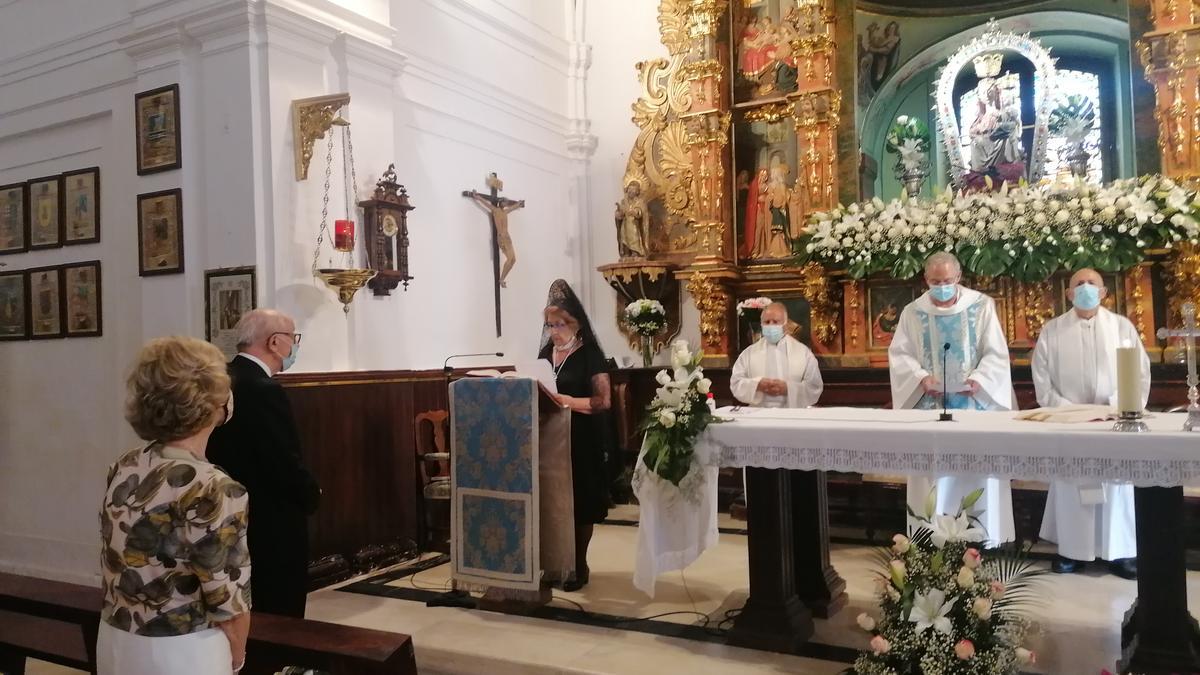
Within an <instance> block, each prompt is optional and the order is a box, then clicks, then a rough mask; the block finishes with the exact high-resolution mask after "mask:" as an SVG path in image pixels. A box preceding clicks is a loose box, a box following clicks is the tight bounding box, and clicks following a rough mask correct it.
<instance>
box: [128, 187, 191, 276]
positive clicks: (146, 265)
mask: <svg viewBox="0 0 1200 675" xmlns="http://www.w3.org/2000/svg"><path fill="white" fill-rule="evenodd" d="M137 200H138V274H139V275H141V276H143V277H148V276H153V275H156V274H179V273H181V272H183V191H182V190H180V189H179V188H175V189H174V190H163V191H162V192H150V193H147V194H144V195H138V198H137Z"/></svg>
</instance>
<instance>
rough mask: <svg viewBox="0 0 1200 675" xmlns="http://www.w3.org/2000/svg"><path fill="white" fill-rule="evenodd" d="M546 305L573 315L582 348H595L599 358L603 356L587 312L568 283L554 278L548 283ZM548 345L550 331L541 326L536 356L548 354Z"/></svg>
mask: <svg viewBox="0 0 1200 675" xmlns="http://www.w3.org/2000/svg"><path fill="white" fill-rule="evenodd" d="M546 306H547V307H557V308H558V309H561V310H562V311H564V312H566V313H567V314H570V315H571V316H572V317H574V318H575V321H577V322H578V323H579V339H581V340H583V348H584V349H595V350H597V351H599V352H600V356H601V358H602V359H603V358H604V350H603V349H602V348H601V347H600V341H599V340H597V339H596V332H595V331H594V330H592V322H591V321H590V320H589V319H588V315H587V312H586V311H584V309H583V303H582V302H580V301H579V296H577V295H575V291H573V290H571V286H570V284H568V283H567V282H566V281H564V280H562V279H555V280H554V283H552V284H550V295H549V296H548V297H547V298H546ZM550 346H551V345H550V331H549V330H547V329H545V328H543V329H542V342H541V344H540V345H538V358H546V357H547V356H549V354H550Z"/></svg>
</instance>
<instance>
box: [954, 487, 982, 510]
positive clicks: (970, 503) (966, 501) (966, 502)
mask: <svg viewBox="0 0 1200 675" xmlns="http://www.w3.org/2000/svg"><path fill="white" fill-rule="evenodd" d="M982 496H983V488H979V489H978V490H974V491H972V492H971V493H970V494H968V495H967V496H965V497H963V500H962V505H961V506H960V507H959V510H960V511H969V510H971V508H972V507H974V506H975V502H978V501H979V498H980V497H982Z"/></svg>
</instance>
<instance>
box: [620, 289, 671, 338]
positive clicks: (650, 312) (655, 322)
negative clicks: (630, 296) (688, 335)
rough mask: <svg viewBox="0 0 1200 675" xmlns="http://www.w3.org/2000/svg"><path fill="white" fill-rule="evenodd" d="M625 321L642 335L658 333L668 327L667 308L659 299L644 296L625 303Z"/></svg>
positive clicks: (647, 335)
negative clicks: (649, 298) (648, 298)
mask: <svg viewBox="0 0 1200 675" xmlns="http://www.w3.org/2000/svg"><path fill="white" fill-rule="evenodd" d="M624 318H625V323H626V324H628V325H629V327H630V328H632V329H633V332H635V333H637V334H638V335H641V336H642V337H649V336H653V335H658V334H659V333H661V332H662V331H663V329H664V328H666V327H667V310H666V308H664V307H663V305H662V303H661V302H659V301H657V300H647V299H645V298H642V299H640V300H634V301H633V302H631V303H629V304H628V305H625V311H624Z"/></svg>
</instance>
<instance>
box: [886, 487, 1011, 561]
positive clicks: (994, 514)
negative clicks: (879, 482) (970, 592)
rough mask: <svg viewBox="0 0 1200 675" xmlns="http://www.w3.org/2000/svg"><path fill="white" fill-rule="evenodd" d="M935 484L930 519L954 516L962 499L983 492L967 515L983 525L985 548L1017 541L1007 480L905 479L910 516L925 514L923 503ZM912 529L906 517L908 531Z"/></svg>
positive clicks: (912, 524)
mask: <svg viewBox="0 0 1200 675" xmlns="http://www.w3.org/2000/svg"><path fill="white" fill-rule="evenodd" d="M935 484H936V485H937V504H936V505H935V506H934V515H939V514H941V515H950V516H952V515H954V514H956V513H958V507H959V505H960V504H961V503H962V500H963V497H966V496H967V495H969V494H971V492H973V491H975V490H978V489H979V488H983V496H982V497H980V498H979V501H977V502H975V506H974V508H972V509H971V513H973V514H977V515H978V517H979V520H980V521H981V522H982V523H983V528H984V529H985V530H986V531H987V537H988V538H987V543H988V545H989V546H996V545H998V544H1003V543H1004V542H1007V541H1012V540H1014V539H1016V538H1017V528H1016V527H1015V526H1014V525H1013V508H1012V486H1011V484H1010V483H1009V481H1008V480H1007V479H1005V480H1001V479H999V478H965V477H957V476H943V477H941V478H937V479H934V478H931V477H929V476H912V477H910V478H909V479H908V505H909V507H910V508H912V510H913V512H914V513H917V514H919V515H924V514H925V499H926V498H927V497H928V496H929V490H930V489H932V488H933V486H934V485H935ZM980 511H982V513H980ZM915 526H916V523H914V522H912V518H911V517H910V518H909V529H910V531H911V530H912V529H913V528H914V527H915Z"/></svg>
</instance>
